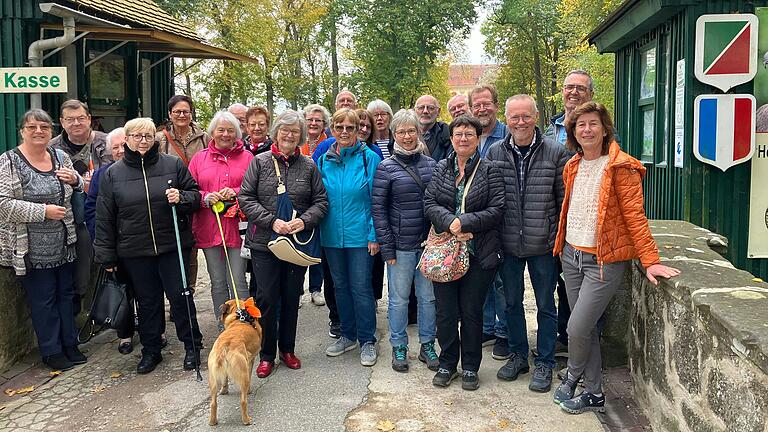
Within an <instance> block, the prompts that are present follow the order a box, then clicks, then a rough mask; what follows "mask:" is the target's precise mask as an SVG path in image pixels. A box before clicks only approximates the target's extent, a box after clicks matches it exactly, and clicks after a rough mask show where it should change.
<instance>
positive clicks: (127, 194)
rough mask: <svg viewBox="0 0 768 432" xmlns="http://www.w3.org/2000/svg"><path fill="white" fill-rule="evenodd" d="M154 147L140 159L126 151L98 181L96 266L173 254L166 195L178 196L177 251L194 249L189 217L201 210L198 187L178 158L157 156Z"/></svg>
mask: <svg viewBox="0 0 768 432" xmlns="http://www.w3.org/2000/svg"><path fill="white" fill-rule="evenodd" d="M158 150H159V146H158V144H157V142H156V143H155V145H154V146H153V147H152V148H151V149H149V150H148V151H147V152H146V153H145V154H144V157H143V158H142V157H141V155H140V154H139V152H137V151H133V150H131V149H130V148H128V146H127V145H126V146H125V156H124V157H123V159H122V160H120V161H118V162H115V163H114V164H112V165H111V166H110V167H109V168H108V169H107V171H106V172H104V174H102V176H101V179H100V181H99V196H98V198H97V199H96V239H95V241H94V244H93V247H94V251H95V254H96V261H97V262H99V263H102V264H104V265H105V266H107V267H111V266H114V265H116V264H117V261H118V259H119V258H133V257H146V256H154V255H159V254H163V253H166V252H171V251H174V250H176V234H175V229H174V227H173V215H172V210H171V205H170V204H168V198H166V195H165V191H166V190H167V189H168V185H169V180H170V184H171V186H173V187H174V188H176V189H178V190H179V192H180V201H179V203H178V204H177V205H176V212H177V215H178V222H179V233H180V235H181V246H182V247H183V248H191V247H192V246H193V245H194V239H193V238H192V225H191V223H190V217H191V215H192V213H194V211H195V210H197V209H198V208H199V207H200V192H199V191H198V186H197V183H196V182H195V179H194V178H192V175H191V174H190V173H189V170H188V169H187V167H186V166H185V165H184V162H182V161H181V159H179V158H177V157H175V156H169V155H166V154H160V152H159V151H158Z"/></svg>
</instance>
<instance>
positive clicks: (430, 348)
mask: <svg viewBox="0 0 768 432" xmlns="http://www.w3.org/2000/svg"><path fill="white" fill-rule="evenodd" d="M419 361H422V362H424V363H426V364H427V369H429V370H431V371H437V370H438V369H440V360H439V359H438V358H437V352H435V343H434V342H427V343H423V344H421V348H419Z"/></svg>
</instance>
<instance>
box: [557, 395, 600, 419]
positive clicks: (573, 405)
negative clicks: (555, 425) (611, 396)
mask: <svg viewBox="0 0 768 432" xmlns="http://www.w3.org/2000/svg"><path fill="white" fill-rule="evenodd" d="M560 408H562V409H563V410H564V411H566V412H569V413H571V414H581V413H583V412H584V411H597V412H605V395H600V396H595V395H593V394H592V393H588V392H584V393H582V394H580V395H578V396H576V397H575V398H573V399H568V400H564V401H562V402H561V403H560Z"/></svg>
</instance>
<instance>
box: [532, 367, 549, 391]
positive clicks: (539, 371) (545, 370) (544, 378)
mask: <svg viewBox="0 0 768 432" xmlns="http://www.w3.org/2000/svg"><path fill="white" fill-rule="evenodd" d="M551 389H552V368H549V367H547V366H545V365H543V364H538V365H536V368H535V369H533V374H532V375H531V383H530V384H528V390H531V391H535V392H538V393H546V392H548V391H549V390H551Z"/></svg>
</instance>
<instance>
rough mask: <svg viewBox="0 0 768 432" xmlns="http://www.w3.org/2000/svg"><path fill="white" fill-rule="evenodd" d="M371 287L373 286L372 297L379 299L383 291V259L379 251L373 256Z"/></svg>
mask: <svg viewBox="0 0 768 432" xmlns="http://www.w3.org/2000/svg"><path fill="white" fill-rule="evenodd" d="M371 288H373V298H374V299H376V300H381V296H382V295H383V293H384V260H383V259H382V258H381V252H379V253H377V254H376V255H374V256H373V265H372V266H371Z"/></svg>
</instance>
